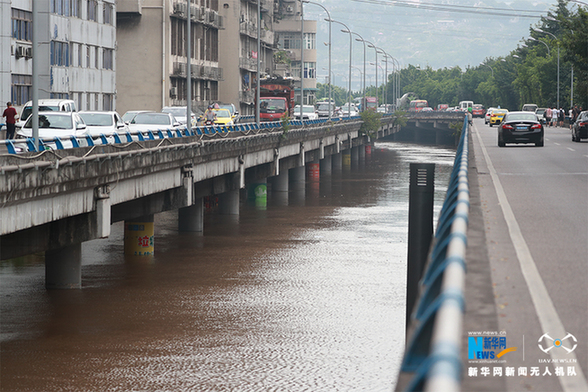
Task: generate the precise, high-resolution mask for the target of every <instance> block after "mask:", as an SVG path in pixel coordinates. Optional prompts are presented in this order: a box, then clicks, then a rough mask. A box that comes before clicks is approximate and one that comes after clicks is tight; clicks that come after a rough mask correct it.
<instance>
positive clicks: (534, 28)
mask: <svg viewBox="0 0 588 392" xmlns="http://www.w3.org/2000/svg"><path fill="white" fill-rule="evenodd" d="M533 30H534V31H536V32H538V33H543V34H549V35H551V36H552V37H553V38H554V39H555V40H556V42H557V106H556V107H557V109H558V110H559V40H558V39H557V37H556V36H555V35H553V34H551V33H550V32H548V31H544V30H541V29H540V28H537V27H533Z"/></svg>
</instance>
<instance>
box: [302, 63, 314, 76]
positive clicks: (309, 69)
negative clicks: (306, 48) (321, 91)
mask: <svg viewBox="0 0 588 392" xmlns="http://www.w3.org/2000/svg"><path fill="white" fill-rule="evenodd" d="M304 78H305V79H316V63H307V62H305V63H304Z"/></svg>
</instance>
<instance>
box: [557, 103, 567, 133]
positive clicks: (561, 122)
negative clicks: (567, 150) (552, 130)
mask: <svg viewBox="0 0 588 392" xmlns="http://www.w3.org/2000/svg"><path fill="white" fill-rule="evenodd" d="M565 117H566V112H565V111H564V110H563V108H562V107H561V106H560V108H559V126H560V128H563V124H564V119H565Z"/></svg>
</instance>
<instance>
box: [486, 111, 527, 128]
mask: <svg viewBox="0 0 588 392" xmlns="http://www.w3.org/2000/svg"><path fill="white" fill-rule="evenodd" d="M506 113H508V110H506V109H494V110H492V114H491V115H490V120H489V122H490V126H492V125H498V124H500V122H501V121H502V119H503V118H504V116H505V115H506ZM534 115H535V113H533V116H534Z"/></svg>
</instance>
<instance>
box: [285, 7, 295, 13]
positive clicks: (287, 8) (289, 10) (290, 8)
mask: <svg viewBox="0 0 588 392" xmlns="http://www.w3.org/2000/svg"><path fill="white" fill-rule="evenodd" d="M293 11H294V8H292V6H291V5H289V6H287V7H286V12H293Z"/></svg>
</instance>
